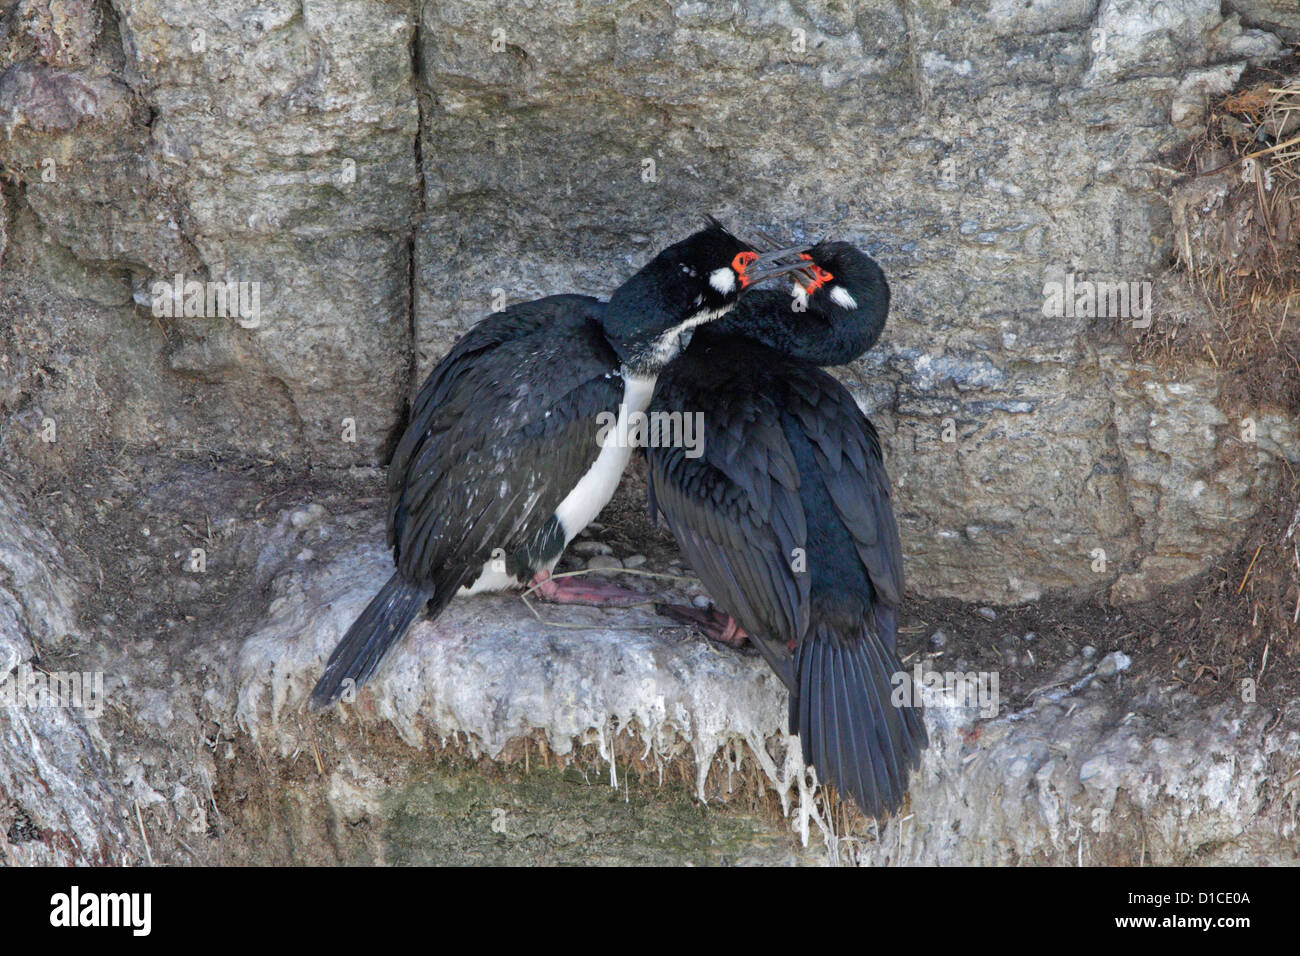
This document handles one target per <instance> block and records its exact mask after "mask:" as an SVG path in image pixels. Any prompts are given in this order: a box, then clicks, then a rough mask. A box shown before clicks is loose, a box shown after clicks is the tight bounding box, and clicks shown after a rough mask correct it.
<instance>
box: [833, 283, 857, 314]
mask: <svg viewBox="0 0 1300 956" xmlns="http://www.w3.org/2000/svg"><path fill="white" fill-rule="evenodd" d="M831 301H832V302H834V303H835V304H836V305H839V306H843V307H844V308H846V309H856V308H857V307H858V300H857V299H855V298H853V296H851V295H849V290H848V289H846V288H844V286H842V285H833V286H831Z"/></svg>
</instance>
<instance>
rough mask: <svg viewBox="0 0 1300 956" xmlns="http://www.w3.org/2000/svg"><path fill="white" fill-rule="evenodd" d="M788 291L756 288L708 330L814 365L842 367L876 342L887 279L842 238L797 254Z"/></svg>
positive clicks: (886, 304)
mask: <svg viewBox="0 0 1300 956" xmlns="http://www.w3.org/2000/svg"><path fill="white" fill-rule="evenodd" d="M801 258H802V265H803V267H804V268H802V269H800V270H799V271H798V272H796V273H794V282H793V283H792V285H791V287H790V294H789V295H787V294H784V293H777V292H774V291H762V292H758V293H755V294H754V295H753V296H748V297H746V298H745V299H744V300H742V302H741V304H740V306H739V308H737V309H736V310H735V311H734V312H732V313H731V314H730V315H729V316H727V317H726V318H725V319H723V320H722V321H721V322H720V323H718V325H717V326H715V327H714V329H713V331H712V332H711V334H714V333H716V334H719V335H741V336H745V337H747V338H752V339H756V340H758V341H760V342H765V343H766V344H768V345H770V346H771V347H773V348H775V349H776V350H777V351H779V352H781V353H782V354H784V355H788V356H790V357H791V358H798V359H801V360H804V361H809V362H814V363H815V364H817V365H843V364H845V363H846V362H851V361H853V360H854V359H855V358H857V357H858V356H860V355H862V353H864V352H866V351H867V350H868V349H870V348H871V347H872V346H873V345H875V344H876V341H877V339H879V338H880V333H881V331H882V330H883V329H884V327H885V317H886V315H887V314H888V312H889V283H888V282H886V281H885V274H884V272H883V271H881V268H880V266H879V265H878V264H877V263H876V260H874V259H872V258H871V256H869V255H867V254H866V253H865V252H863V251H862V250H860V249H858V248H857V247H856V246H853V245H850V244H849V243H847V242H822V243H819V244H818V245H816V246H814V247H813V248H812V249H810V250H809V251H808V252H807V253H805V254H803V256H802V257H801Z"/></svg>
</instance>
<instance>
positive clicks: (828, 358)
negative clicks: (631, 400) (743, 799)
mask: <svg viewBox="0 0 1300 956" xmlns="http://www.w3.org/2000/svg"><path fill="white" fill-rule="evenodd" d="M804 258H805V259H809V260H810V262H811V266H810V270H809V276H810V277H811V281H809V282H806V283H805V282H801V281H796V283H795V288H794V290H793V291H794V299H793V300H792V299H791V296H790V295H789V294H786V293H783V292H779V291H769V290H760V291H758V292H755V293H753V294H752V295H749V296H746V297H745V299H743V300H742V301H741V302H740V304H739V305H738V306H737V307H736V309H735V310H733V311H732V312H731V313H730V314H729V315H728V316H727V317H726V318H725V319H722V320H720V321H719V322H716V323H714V324H713V325H711V326H709V327H708V328H704V329H701V330H700V331H699V332H698V333H696V335H695V336H694V338H693V340H692V342H691V343H690V346H689V347H688V348H687V349H686V350H685V351H684V352H683V353H682V354H681V356H680V357H679V358H677V359H676V360H675V361H673V362H672V363H671V364H670V365H669V366H668V367H667V368H666V369H664V371H663V373H662V374H661V376H660V378H659V384H658V386H657V387H656V390H655V394H654V398H653V400H652V402H651V413H652V414H653V413H654V412H672V411H678V412H687V413H689V412H695V411H702V412H703V413H704V422H705V427H704V441H703V449H704V450H703V454H702V455H701V456H699V457H695V458H691V457H688V456H687V455H686V454H685V450H684V449H682V448H650V449H648V450H647V457H648V460H649V483H650V508H651V514H652V516H653V515H654V514H655V512H656V511H658V512H660V513H662V514H663V516H664V517H665V519H666V520H667V523H668V526H669V527H670V529H671V530H672V532H673V535H674V536H675V537H676V539H677V542H678V544H679V546H680V547H681V550H682V553H683V555H684V556H685V557H686V560H687V562H688V563H689V564H690V566H691V567H692V568H693V569H694V570H695V573H696V574H698V575H699V577H700V580H701V581H702V582H703V583H704V586H705V588H706V589H707V590H708V591H709V593H710V595H711V596H712V597H713V599H714V601H715V602H716V604H717V606H718V607H719V608H721V609H722V610H723V611H725V612H726V615H729V617H726V616H723V615H716V614H714V615H710V614H708V613H704V614H701V613H700V612H698V611H693V610H692V609H685V608H678V609H674V608H667V609H665V608H661V610H667V611H670V612H673V613H674V616H684V617H686V618H689V619H693V620H694V621H695V622H697V623H701V624H703V625H704V629H705V630H706V632H712V636H715V637H720V638H722V639H735V638H736V637H737V636H739V637H740V638H741V639H742V640H743V637H745V636H747V637H749V638H750V639H751V640H752V641H753V642H754V644H755V645H756V646H757V647H758V649H759V651H760V652H761V653H762V654H763V657H764V658H765V659H766V660H767V663H768V664H769V665H771V667H772V668H773V670H775V671H776V673H777V674H778V675H779V676H780V678H781V680H782V681H783V682H784V683H785V685H786V687H787V688H788V689H789V691H790V712H789V726H790V732H791V733H795V734H798V736H799V740H800V742H801V745H802V748H803V758H804V762H805V763H806V764H811V765H812V766H813V767H815V768H816V769H817V775H818V779H819V780H820V781H821V782H822V783H828V784H833V785H834V786H835V787H836V788H837V789H838V790H839V791H840V792H841V793H844V792H847V793H849V794H851V795H852V796H853V799H854V800H855V801H856V803H857V804H858V806H859V808H861V810H862V811H863V812H864V813H867V814H871V815H873V816H880V815H882V814H885V813H888V812H891V811H893V810H895V809H897V808H898V806H899V805H900V803H901V802H902V800H903V796H904V794H905V792H906V789H907V779H908V775H909V773H910V771H912V770H913V769H915V767H916V766H918V764H919V761H920V753H921V751H922V750H923V749H924V748H925V747H926V746H927V744H928V739H927V736H926V732H925V726H924V723H923V722H922V718H921V709H920V706H919V702H914V701H912V700H911V699H910V697H909V698H908V699H907V700H906V702H905V704H904V706H901V707H899V706H895V705H894V703H893V701H892V691H893V689H894V683H893V680H892V679H893V678H894V676H895V675H897V674H900V673H901V672H902V664H901V663H900V662H899V659H898V654H897V651H896V648H895V645H896V639H897V629H898V608H899V602H900V600H901V599H902V595H903V555H902V546H901V544H900V542H899V537H898V526H897V524H896V523H895V520H894V512H893V508H892V507H891V505H890V486H889V477H888V475H887V474H886V473H885V467H884V463H883V461H882V457H881V450H880V439H879V437H878V436H877V434H876V430H875V428H874V427H873V426H872V424H871V422H870V421H869V420H868V419H867V417H866V416H865V415H863V413H862V412H861V410H860V409H859V408H858V406H857V403H856V402H855V401H854V400H853V396H852V395H850V394H849V392H848V390H847V389H845V388H844V386H843V385H841V384H840V383H839V382H838V381H836V380H835V379H834V378H833V377H831V375H829V374H828V373H827V372H824V371H822V369H821V368H819V367H818V366H822V365H841V364H844V363H846V362H849V361H851V360H852V359H854V358H856V357H857V356H859V355H861V354H862V353H863V352H865V351H866V350H867V349H869V348H870V347H871V346H872V345H874V344H875V342H876V339H877V338H879V336H880V332H881V329H882V328H883V327H884V324H885V314H886V312H887V311H888V309H889V286H888V284H887V283H886V281H885V277H884V274H883V273H882V272H881V270H880V267H879V266H878V265H877V264H876V262H875V261H874V260H873V259H872V258H871V257H870V256H867V255H866V254H864V253H862V252H860V251H859V250H858V249H856V248H855V247H853V246H851V245H849V244H848V243H842V242H833V243H823V244H821V245H819V246H816V247H815V248H814V249H813V250H812V251H811V253H810V254H809V255H807V256H804ZM904 679H905V676H904ZM913 703H916V704H917V706H911V704H913Z"/></svg>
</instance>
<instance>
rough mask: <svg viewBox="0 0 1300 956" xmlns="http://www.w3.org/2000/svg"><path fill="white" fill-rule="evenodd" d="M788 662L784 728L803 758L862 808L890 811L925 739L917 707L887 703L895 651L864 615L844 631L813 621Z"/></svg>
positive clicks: (877, 814) (903, 790) (898, 668)
mask: <svg viewBox="0 0 1300 956" xmlns="http://www.w3.org/2000/svg"><path fill="white" fill-rule="evenodd" d="M794 664H795V671H796V674H797V678H798V682H799V689H798V693H796V694H792V695H791V699H790V730H791V732H792V733H796V734H798V735H799V740H800V744H801V746H802V749H803V759H804V763H806V764H810V765H812V766H813V767H815V768H816V769H817V777H818V779H819V780H820V781H821V782H822V783H825V784H830V785H832V786H834V787H835V788H836V789H837V790H839V791H840V792H841V793H847V794H849V795H851V796H852V797H853V800H854V802H855V803H857V805H858V808H859V809H860V810H862V812H863V813H865V814H868V815H870V816H874V817H880V816H884V815H886V814H889V813H892V812H893V811H895V810H897V809H898V808H899V806H901V805H902V802H903V798H904V796H905V795H906V793H907V782H908V776H909V775H910V773H911V771H913V770H915V769H916V767H917V766H919V765H920V762H921V751H922V750H924V749H925V748H926V747H927V746H928V745H929V739H928V737H927V735H926V732H925V723H924V721H923V720H922V718H921V708H920V706H919V705H917V706H904V707H895V706H894V704H893V701H892V694H893V689H894V684H893V681H892V678H893V676H894V675H895V674H896V673H898V672H900V671H902V669H903V665H902V664H901V663H900V662H899V660H898V656H897V655H896V654H895V653H894V652H893V651H892V650H890V649H889V648H888V647H887V646H886V645H885V644H884V642H883V641H881V640H880V638H879V637H878V636H877V635H876V633H875V629H874V627H872V626H870V625H868V624H867V623H866V622H863V624H862V625H861V626H860V627H859V628H857V629H855V631H854V632H853V633H850V634H842V633H839V632H838V631H837V630H836V629H834V628H832V627H831V626H829V625H828V624H826V623H824V622H820V623H819V622H813V624H812V626H810V627H809V629H808V633H807V634H806V635H805V636H804V639H803V640H802V641H801V642H800V643H799V647H798V648H797V650H796V652H795V662H794Z"/></svg>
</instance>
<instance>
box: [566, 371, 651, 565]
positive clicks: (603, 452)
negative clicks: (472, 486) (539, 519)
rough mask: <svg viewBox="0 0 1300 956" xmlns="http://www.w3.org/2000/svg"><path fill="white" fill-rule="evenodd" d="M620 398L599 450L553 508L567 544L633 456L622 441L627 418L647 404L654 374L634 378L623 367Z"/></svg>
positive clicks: (605, 501) (608, 494)
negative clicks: (612, 425) (613, 423)
mask: <svg viewBox="0 0 1300 956" xmlns="http://www.w3.org/2000/svg"><path fill="white" fill-rule="evenodd" d="M623 382H624V385H623V402H622V404H620V405H619V406H618V425H617V427H615V428H610V429H608V430H607V431H606V433H605V436H604V440H603V442H602V444H601V448H600V454H599V455H597V456H596V460H595V461H594V462H592V463H591V467H590V468H588V469H587V473H586V474H585V475H583V476H582V480H581V481H579V482H578V483H577V485H575V486H574V488H573V490H572V491H571V492H569V494H568V496H567V497H566V498H565V499H564V500H563V501H562V502H560V506H559V507H558V508H556V509H555V517H556V518H558V519H559V521H560V525H561V526H562V527H563V528H564V542H565V544H568V543H569V542H570V541H572V540H573V539H574V537H575V536H576V535H577V534H578V532H579V531H581V530H582V529H583V528H585V527H587V525H589V524H590V523H591V522H592V520H593V519H594V518H595V517H596V515H598V514H600V509H602V508H604V507H605V505H607V504H609V499H610V498H613V497H614V491H615V489H616V488H618V481H619V479H620V478H622V477H623V469H624V468H626V467H627V463H628V461H629V460H630V459H631V457H632V449H631V447H630V443H628V442H625V441H621V440H620V439H621V438H622V437H623V436H626V435H627V434H628V418H629V416H631V415H634V414H637V413H639V412H644V411H645V410H646V408H647V407H649V405H650V396H651V395H652V394H653V393H654V390H655V379H654V377H653V376H647V377H645V378H637V377H635V376H633V375H630V374H629V373H628V372H627V370H626V369H624V370H623Z"/></svg>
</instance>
